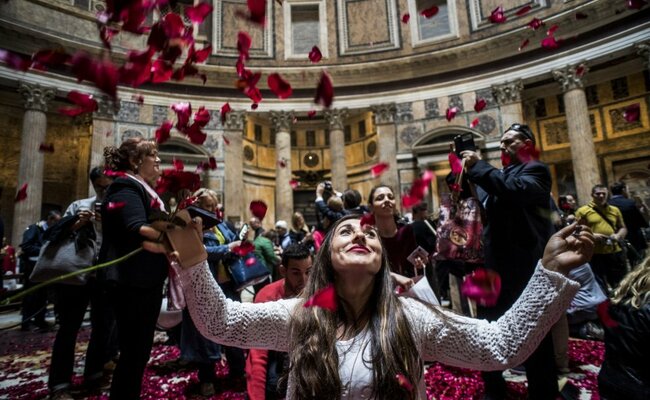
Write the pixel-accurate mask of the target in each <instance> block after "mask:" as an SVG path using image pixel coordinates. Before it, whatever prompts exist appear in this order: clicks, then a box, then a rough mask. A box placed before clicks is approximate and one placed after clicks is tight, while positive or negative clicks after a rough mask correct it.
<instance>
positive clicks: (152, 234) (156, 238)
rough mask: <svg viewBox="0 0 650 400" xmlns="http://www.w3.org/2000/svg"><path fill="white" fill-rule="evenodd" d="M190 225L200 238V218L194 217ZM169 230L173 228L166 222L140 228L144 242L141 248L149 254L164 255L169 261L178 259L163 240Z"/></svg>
mask: <svg viewBox="0 0 650 400" xmlns="http://www.w3.org/2000/svg"><path fill="white" fill-rule="evenodd" d="M191 223H192V226H193V228H194V229H196V230H197V231H198V232H199V235H201V236H202V235H203V221H202V220H201V218H200V217H195V218H193V219H192V222H191ZM169 229H173V226H170V223H169V222H166V221H155V222H154V223H152V224H151V225H143V226H141V227H140V235H142V236H143V237H144V238H145V240H144V242H142V247H143V248H144V249H145V250H147V251H149V252H152V253H159V254H166V255H167V256H168V257H169V258H170V259H172V260H173V259H175V258H176V257H178V254H176V252H175V251H173V250H172V248H171V247H170V246H169V242H168V241H167V240H165V238H164V233H165V232H166V231H167V230H169Z"/></svg>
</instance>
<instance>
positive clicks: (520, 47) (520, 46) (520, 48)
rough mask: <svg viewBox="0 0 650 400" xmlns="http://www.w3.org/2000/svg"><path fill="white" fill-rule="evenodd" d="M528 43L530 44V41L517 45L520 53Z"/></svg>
mask: <svg viewBox="0 0 650 400" xmlns="http://www.w3.org/2000/svg"><path fill="white" fill-rule="evenodd" d="M528 43H530V39H525V40H524V41H523V42H521V44H520V45H519V49H518V50H519V51H521V50H522V49H523V48H524V47H526V46H528Z"/></svg>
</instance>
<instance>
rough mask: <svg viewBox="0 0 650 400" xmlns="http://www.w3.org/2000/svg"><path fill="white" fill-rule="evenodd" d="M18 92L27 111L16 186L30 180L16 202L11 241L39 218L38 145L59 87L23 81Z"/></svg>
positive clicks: (40, 163)
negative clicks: (22, 197) (24, 192)
mask: <svg viewBox="0 0 650 400" xmlns="http://www.w3.org/2000/svg"><path fill="white" fill-rule="evenodd" d="M18 93H20V94H21V95H22V96H23V99H24V100H25V104H24V106H25V114H24V116H23V129H22V134H21V143H20V164H19V167H18V182H17V185H16V188H17V189H20V188H21V187H22V186H23V185H24V184H25V183H26V184H27V198H26V199H25V200H22V201H19V202H17V203H15V205H14V219H13V225H12V226H13V228H12V235H11V242H12V243H13V244H14V245H15V246H17V245H18V244H20V242H21V240H22V237H23V232H24V231H25V228H27V227H28V226H29V225H30V224H33V223H35V222H38V221H40V219H41V203H42V202H43V166H44V157H43V153H41V152H39V151H38V150H39V146H40V145H41V143H44V142H45V135H46V133H47V116H46V114H45V113H46V112H47V107H48V103H49V102H50V100H52V99H53V98H54V96H55V95H56V89H55V88H50V87H44V86H40V85H37V84H28V83H25V82H20V83H19V84H18Z"/></svg>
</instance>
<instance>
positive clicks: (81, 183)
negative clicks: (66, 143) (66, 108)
mask: <svg viewBox="0 0 650 400" xmlns="http://www.w3.org/2000/svg"><path fill="white" fill-rule="evenodd" d="M72 123H73V125H74V126H75V127H77V128H78V129H79V130H81V131H82V132H84V134H83V135H79V136H78V137H76V138H75V140H76V141H77V155H78V159H77V173H76V174H75V175H76V177H77V183H76V185H75V197H74V198H75V199H85V198H87V197H90V196H89V195H88V193H89V190H92V189H89V188H92V184H90V185H89V182H90V180H89V175H90V169H91V168H93V167H94V165H92V164H89V162H90V152H91V149H90V146H91V143H92V125H93V116H92V114H90V113H87V114H81V115H79V116H77V117H75V118H74V119H73V122H72ZM89 165H90V166H89ZM92 193H93V194H92V195H94V194H95V193H94V191H93V192H92ZM92 195H91V196H92Z"/></svg>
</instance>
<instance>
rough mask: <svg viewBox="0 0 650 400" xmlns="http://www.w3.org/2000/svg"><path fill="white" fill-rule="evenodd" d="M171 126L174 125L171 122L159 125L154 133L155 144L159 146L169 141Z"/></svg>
mask: <svg viewBox="0 0 650 400" xmlns="http://www.w3.org/2000/svg"><path fill="white" fill-rule="evenodd" d="M172 126H174V124H173V123H172V122H171V121H164V122H163V123H162V125H160V128H158V129H156V133H155V139H156V143H158V144H161V143H165V142H166V141H167V140H169V137H170V134H169V133H170V131H171V129H172Z"/></svg>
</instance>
